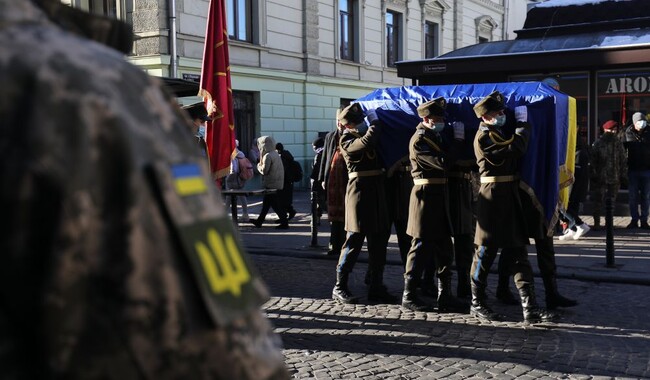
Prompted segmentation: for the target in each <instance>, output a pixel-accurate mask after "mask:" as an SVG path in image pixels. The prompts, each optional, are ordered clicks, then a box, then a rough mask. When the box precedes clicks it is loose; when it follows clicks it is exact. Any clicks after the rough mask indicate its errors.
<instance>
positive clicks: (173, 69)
mask: <svg viewBox="0 0 650 380" xmlns="http://www.w3.org/2000/svg"><path fill="white" fill-rule="evenodd" d="M168 1H169V2H168V8H169V9H168V12H169V55H170V59H169V76H170V77H172V78H176V75H177V73H178V58H177V57H178V54H177V52H176V0H168Z"/></svg>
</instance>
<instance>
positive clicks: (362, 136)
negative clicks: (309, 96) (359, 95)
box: [332, 103, 397, 304]
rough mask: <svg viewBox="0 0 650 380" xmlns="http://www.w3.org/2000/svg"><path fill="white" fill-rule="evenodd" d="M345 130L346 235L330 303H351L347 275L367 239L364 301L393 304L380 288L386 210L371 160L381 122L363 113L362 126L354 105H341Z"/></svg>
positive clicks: (380, 177) (380, 175)
mask: <svg viewBox="0 0 650 380" xmlns="http://www.w3.org/2000/svg"><path fill="white" fill-rule="evenodd" d="M338 120H339V123H341V125H343V126H345V128H346V129H345V131H344V132H343V135H342V136H341V143H340V146H341V155H342V156H343V158H344V159H345V164H346V166H347V168H348V184H347V188H346V193H345V231H346V232H347V236H346V239H345V242H344V243H343V247H342V249H341V255H340V257H339V262H338V265H337V267H336V285H335V286H334V289H333V291H332V298H334V299H335V300H337V301H339V302H341V303H346V304H347V303H356V302H357V298H356V297H354V296H353V295H352V294H351V293H350V290H349V289H348V278H349V275H350V272H352V269H353V268H354V264H355V263H356V262H357V259H358V257H359V254H360V253H361V248H362V246H363V241H364V240H365V239H367V240H368V271H369V272H370V276H369V278H370V285H369V287H368V300H369V301H377V302H385V303H395V302H397V297H395V296H393V295H391V294H390V293H389V292H388V290H387V289H386V286H384V284H383V277H384V266H385V265H386V246H387V244H388V238H389V234H390V232H389V226H388V210H387V209H386V195H385V191H384V181H385V179H384V171H383V169H382V164H381V162H380V160H379V156H378V155H377V150H376V146H377V142H378V138H379V134H380V133H381V122H380V121H379V119H378V118H377V115H376V113H375V112H374V111H370V112H368V121H369V122H370V126H369V127H367V125H366V124H365V121H364V113H363V111H362V110H361V106H360V105H359V104H358V103H353V104H351V105H349V106H347V107H346V108H345V109H343V111H341V112H340V114H339V115H338Z"/></svg>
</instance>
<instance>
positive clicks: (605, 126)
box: [603, 120, 618, 131]
mask: <svg viewBox="0 0 650 380" xmlns="http://www.w3.org/2000/svg"><path fill="white" fill-rule="evenodd" d="M616 127H618V122H616V121H614V120H607V121H606V122H605V124H603V129H604V130H606V131H611V130H612V129H614V128H616Z"/></svg>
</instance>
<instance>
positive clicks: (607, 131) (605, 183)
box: [591, 120, 627, 228]
mask: <svg viewBox="0 0 650 380" xmlns="http://www.w3.org/2000/svg"><path fill="white" fill-rule="evenodd" d="M617 133H618V123H617V122H616V121H614V120H608V121H606V122H605V123H604V124H603V134H602V135H601V136H600V137H599V138H598V139H597V140H596V141H594V143H593V145H592V148H591V184H592V191H593V192H592V195H593V199H592V202H593V215H594V227H595V228H600V216H601V215H602V211H603V203H605V199H606V197H607V198H609V199H611V201H612V204H613V203H614V201H615V200H616V196H617V195H618V190H619V189H620V187H621V181H626V180H627V159H626V154H625V147H624V146H623V143H622V142H621V140H620V139H619V138H618V136H617Z"/></svg>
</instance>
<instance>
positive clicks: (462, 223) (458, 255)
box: [447, 159, 476, 298]
mask: <svg viewBox="0 0 650 380" xmlns="http://www.w3.org/2000/svg"><path fill="white" fill-rule="evenodd" d="M475 167H476V160H475V159H463V160H460V159H459V160H457V161H456V162H455V163H454V164H453V165H452V166H451V167H450V168H449V170H448V171H447V190H448V194H449V215H450V217H451V225H452V228H453V231H454V235H453V236H454V260H455V261H456V272H457V273H458V283H457V287H456V291H457V293H456V295H457V296H458V297H459V298H468V297H470V296H471V295H472V292H471V287H470V276H469V270H470V267H471V266H472V255H473V254H474V226H475V220H474V211H473V207H472V198H473V189H472V173H471V172H472V170H475Z"/></svg>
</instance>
